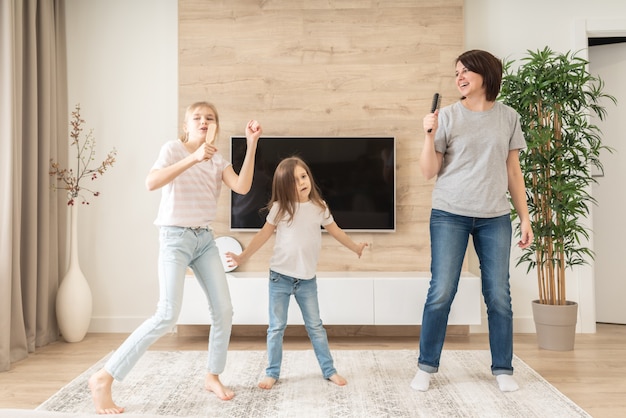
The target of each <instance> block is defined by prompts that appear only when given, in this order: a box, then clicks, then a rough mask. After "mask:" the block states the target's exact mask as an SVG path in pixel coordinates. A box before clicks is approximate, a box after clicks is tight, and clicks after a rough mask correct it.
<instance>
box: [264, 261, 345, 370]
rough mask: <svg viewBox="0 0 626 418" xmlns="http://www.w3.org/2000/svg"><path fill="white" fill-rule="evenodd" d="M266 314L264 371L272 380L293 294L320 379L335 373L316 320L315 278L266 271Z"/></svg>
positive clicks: (321, 330)
mask: <svg viewBox="0 0 626 418" xmlns="http://www.w3.org/2000/svg"><path fill="white" fill-rule="evenodd" d="M269 295H270V304H269V317H270V323H269V328H268V329H267V359H268V363H269V364H268V366H267V369H266V370H265V374H266V375H267V376H269V377H273V378H274V379H278V377H279V375H280V365H281V363H282V360H283V335H284V333H285V328H286V327H287V311H288V308H289V299H290V298H291V295H294V296H295V298H296V302H298V306H300V311H301V312H302V318H303V319H304V326H305V328H306V331H307V333H308V335H309V339H310V340H311V343H312V344H313V351H314V352H315V356H316V357H317V362H318V363H319V365H320V368H321V369H322V374H323V376H324V379H328V378H329V377H331V376H332V375H334V374H335V373H337V370H335V367H334V366H333V358H332V356H331V354H330V348H329V347H328V337H327V336H326V330H325V329H324V326H323V325H322V320H321V319H320V308H319V304H318V302H317V279H316V278H315V277H314V278H312V279H310V280H301V279H295V278H293V277H289V276H285V275H284V274H280V273H276V272H275V271H271V270H270V280H269Z"/></svg>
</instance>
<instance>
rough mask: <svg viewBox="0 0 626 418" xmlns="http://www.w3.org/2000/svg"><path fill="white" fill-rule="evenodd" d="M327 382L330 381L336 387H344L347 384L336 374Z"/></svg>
mask: <svg viewBox="0 0 626 418" xmlns="http://www.w3.org/2000/svg"><path fill="white" fill-rule="evenodd" d="M328 380H330V381H331V382H333V383H334V384H336V385H337V386H345V385H347V384H348V381H347V380H346V379H345V378H344V377H343V376H340V375H338V374H337V373H335V374H334V375H332V376H331V377H329V378H328Z"/></svg>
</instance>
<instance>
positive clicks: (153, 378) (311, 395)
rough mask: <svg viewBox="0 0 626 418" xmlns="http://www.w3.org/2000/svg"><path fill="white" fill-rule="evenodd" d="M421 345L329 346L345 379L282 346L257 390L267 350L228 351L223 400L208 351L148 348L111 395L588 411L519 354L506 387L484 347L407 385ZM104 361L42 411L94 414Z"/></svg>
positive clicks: (231, 404) (363, 408) (391, 409)
mask: <svg viewBox="0 0 626 418" xmlns="http://www.w3.org/2000/svg"><path fill="white" fill-rule="evenodd" d="M416 355H417V353H416V351H413V350H372V351H352V350H336V351H333V356H334V359H335V366H336V368H337V370H338V372H339V373H340V374H341V375H343V376H344V377H346V378H347V379H348V385H347V386H344V387H338V386H336V385H334V384H332V383H330V382H328V381H326V380H324V379H323V378H322V376H321V372H320V369H319V367H318V365H317V361H316V359H315V356H314V354H313V351H312V350H307V351H286V352H285V353H284V357H283V368H282V373H281V379H280V380H279V381H278V383H277V384H276V385H275V386H274V388H273V389H271V390H263V389H259V388H257V386H256V385H257V382H258V380H259V379H260V378H261V377H262V376H263V375H264V370H265V366H266V355H265V352H264V351H230V352H229V355H228V365H227V368H226V370H225V372H224V373H223V374H222V376H221V378H222V381H223V383H225V384H226V385H228V386H230V387H231V388H232V389H233V390H234V391H235V393H236V396H235V398H234V399H233V400H231V401H221V400H219V399H217V398H216V397H215V396H214V395H213V394H211V393H209V392H206V391H205V390H204V389H203V382H204V376H205V368H204V367H205V363H206V352H200V351H177V352H171V351H148V352H147V353H146V355H144V357H143V358H142V359H141V361H140V362H139V363H138V364H137V366H136V367H135V368H134V369H133V371H132V372H131V373H130V374H129V376H128V377H127V378H126V380H125V381H124V382H120V383H118V382H116V383H114V385H113V396H114V399H115V401H116V402H117V403H118V405H121V406H124V407H126V411H127V413H129V414H145V415H147V416H168V415H169V416H178V417H229V418H230V417H359V418H363V417H481V418H484V417H524V418H528V417H553V418H554V417H568V418H572V417H589V416H590V415H588V414H587V413H586V412H585V411H584V410H582V409H581V408H580V407H579V406H577V405H576V404H575V403H573V402H572V401H571V400H569V399H568V398H567V397H565V396H564V395H563V394H562V393H561V392H559V391H558V390H557V389H556V388H554V387H553V386H552V385H550V384H549V383H548V382H547V381H545V380H544V379H543V378H542V377H541V376H540V375H539V374H537V373H536V372H535V371H534V370H533V369H531V368H530V367H529V366H528V365H527V364H525V363H524V362H522V361H521V360H520V359H519V358H517V357H515V358H514V363H513V366H514V367H515V378H516V380H517V382H518V383H519V385H520V390H519V391H517V392H511V393H502V392H501V391H500V390H499V389H498V387H497V384H496V381H495V378H494V377H493V376H492V375H491V372H490V370H489V365H490V363H491V361H490V356H489V352H488V351H451V350H444V352H443V356H442V361H441V367H440V369H439V373H437V374H436V375H434V376H433V378H432V379H431V389H430V390H429V391H428V392H416V391H414V390H413V389H411V388H410V387H409V383H410V381H411V379H412V378H413V376H414V374H415V372H416ZM103 361H104V359H102V360H101V361H100V362H98V363H97V364H95V365H94V366H92V367H91V368H90V369H89V370H87V371H86V372H84V373H83V374H81V375H80V376H79V377H77V378H76V379H74V380H73V381H72V382H70V383H69V384H68V385H67V386H66V387H64V388H63V389H61V390H60V391H59V392H58V393H56V394H55V395H53V396H52V397H51V398H50V399H48V400H47V401H46V402H44V403H43V404H42V405H40V406H39V407H38V408H37V410H39V411H58V412H67V413H93V406H92V403H91V395H90V393H89V390H88V389H87V383H86V382H87V379H88V377H89V376H90V375H91V374H92V373H93V372H94V371H95V370H97V369H99V368H100V367H102V364H103Z"/></svg>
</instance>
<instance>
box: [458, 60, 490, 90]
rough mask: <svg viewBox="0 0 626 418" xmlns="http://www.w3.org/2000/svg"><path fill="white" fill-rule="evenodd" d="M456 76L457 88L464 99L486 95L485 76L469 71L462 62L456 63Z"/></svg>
mask: <svg viewBox="0 0 626 418" xmlns="http://www.w3.org/2000/svg"><path fill="white" fill-rule="evenodd" d="M454 74H455V76H456V88H457V89H458V90H459V92H460V93H461V95H462V96H463V97H472V96H473V95H474V96H475V95H477V94H482V95H484V94H485V86H484V83H483V81H484V80H483V76H482V75H480V74H478V73H475V72H473V71H470V70H468V69H467V68H466V67H465V65H464V64H463V63H462V62H461V61H459V62H457V63H456V70H455V73H454Z"/></svg>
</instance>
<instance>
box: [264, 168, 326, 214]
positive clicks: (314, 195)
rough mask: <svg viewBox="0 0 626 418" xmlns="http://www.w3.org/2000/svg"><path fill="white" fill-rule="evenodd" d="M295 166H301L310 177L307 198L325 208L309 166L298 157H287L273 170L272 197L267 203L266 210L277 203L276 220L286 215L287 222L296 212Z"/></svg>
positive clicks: (322, 208)
mask: <svg viewBox="0 0 626 418" xmlns="http://www.w3.org/2000/svg"><path fill="white" fill-rule="evenodd" d="M297 166H300V167H302V168H303V169H304V170H305V171H306V173H307V175H308V176H309V179H311V193H310V194H309V199H310V200H311V202H313V204H315V205H317V206H319V207H320V209H321V210H325V209H326V203H325V202H324V200H323V199H322V195H321V192H320V190H319V188H318V187H317V184H315V180H314V179H313V175H312V174H311V169H310V168H309V166H308V165H307V164H306V163H305V162H304V161H303V160H302V159H301V158H299V157H287V158H285V159H283V160H282V161H281V162H280V163H279V164H278V167H276V171H274V179H273V180H272V197H271V199H270V201H269V203H268V204H267V210H268V211H269V210H271V209H272V206H274V203H277V204H278V213H277V214H276V220H277V221H280V220H282V219H283V218H284V217H285V216H287V222H288V223H290V222H291V221H293V216H294V214H295V212H296V205H297V203H298V201H299V200H298V194H297V191H296V179H295V176H294V171H295V169H296V167H297Z"/></svg>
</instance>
